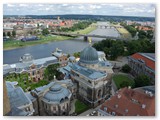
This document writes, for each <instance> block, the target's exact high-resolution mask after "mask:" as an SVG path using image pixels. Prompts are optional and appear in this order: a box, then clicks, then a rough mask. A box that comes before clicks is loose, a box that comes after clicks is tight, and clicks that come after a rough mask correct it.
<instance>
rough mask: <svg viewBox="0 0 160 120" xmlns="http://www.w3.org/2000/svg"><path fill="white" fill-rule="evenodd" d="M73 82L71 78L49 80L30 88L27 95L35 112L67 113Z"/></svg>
mask: <svg viewBox="0 0 160 120" xmlns="http://www.w3.org/2000/svg"><path fill="white" fill-rule="evenodd" d="M72 92H73V83H72V81H71V80H61V81H55V82H51V83H49V84H48V85H46V86H42V87H39V88H36V89H34V90H32V91H31V92H30V93H29V94H28V97H29V98H30V99H31V100H32V103H33V106H34V109H35V113H34V115H40V116H63V115H69V112H70V110H71V99H72Z"/></svg>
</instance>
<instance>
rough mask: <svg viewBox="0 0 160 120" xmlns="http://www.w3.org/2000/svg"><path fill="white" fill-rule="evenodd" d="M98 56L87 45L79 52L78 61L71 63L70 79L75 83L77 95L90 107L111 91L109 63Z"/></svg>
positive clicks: (100, 101)
mask: <svg viewBox="0 0 160 120" xmlns="http://www.w3.org/2000/svg"><path fill="white" fill-rule="evenodd" d="M98 58H99V57H98V53H97V51H96V50H95V49H94V48H93V47H91V46H88V47H87V48H85V49H84V50H83V51H82V52H81V54H80V60H79V62H78V63H73V64H72V65H71V79H72V80H73V82H74V83H75V84H76V85H77V97H78V98H79V99H81V100H82V101H84V102H85V103H87V104H89V105H90V106H91V107H96V106H98V105H100V104H101V103H103V102H104V101H105V99H107V98H108V97H109V96H110V91H111V80H110V77H111V75H112V73H113V71H112V67H111V64H107V62H108V61H100V60H99V59H98ZM101 63H104V64H101ZM107 65H108V66H107ZM103 67H104V68H105V70H103ZM107 69H108V70H107ZM106 71H110V73H107V72H106ZM108 75H109V76H108Z"/></svg>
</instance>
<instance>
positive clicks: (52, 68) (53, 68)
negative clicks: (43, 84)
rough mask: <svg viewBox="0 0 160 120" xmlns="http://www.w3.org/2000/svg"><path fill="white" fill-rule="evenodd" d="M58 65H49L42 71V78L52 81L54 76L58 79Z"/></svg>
mask: <svg viewBox="0 0 160 120" xmlns="http://www.w3.org/2000/svg"><path fill="white" fill-rule="evenodd" d="M59 66H60V65H59V64H52V65H49V66H48V67H47V68H46V69H45V71H44V77H45V78H46V79H48V80H53V79H54V76H56V77H58V76H59V75H60V73H59V72H58V71H57V68H58V67H59Z"/></svg>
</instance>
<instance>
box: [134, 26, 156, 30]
mask: <svg viewBox="0 0 160 120" xmlns="http://www.w3.org/2000/svg"><path fill="white" fill-rule="evenodd" d="M135 28H137V29H138V30H143V31H149V30H151V31H153V30H154V28H152V27H147V26H135Z"/></svg>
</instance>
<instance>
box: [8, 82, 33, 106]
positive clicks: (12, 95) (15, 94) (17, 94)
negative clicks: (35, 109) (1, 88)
mask: <svg viewBox="0 0 160 120" xmlns="http://www.w3.org/2000/svg"><path fill="white" fill-rule="evenodd" d="M14 85H15V83H13V82H9V81H6V86H7V91H8V96H9V100H10V105H11V107H20V106H23V105H27V104H31V103H32V102H31V101H30V99H28V97H27V96H26V95H25V93H24V92H23V90H22V88H21V87H17V88H15V87H14Z"/></svg>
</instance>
